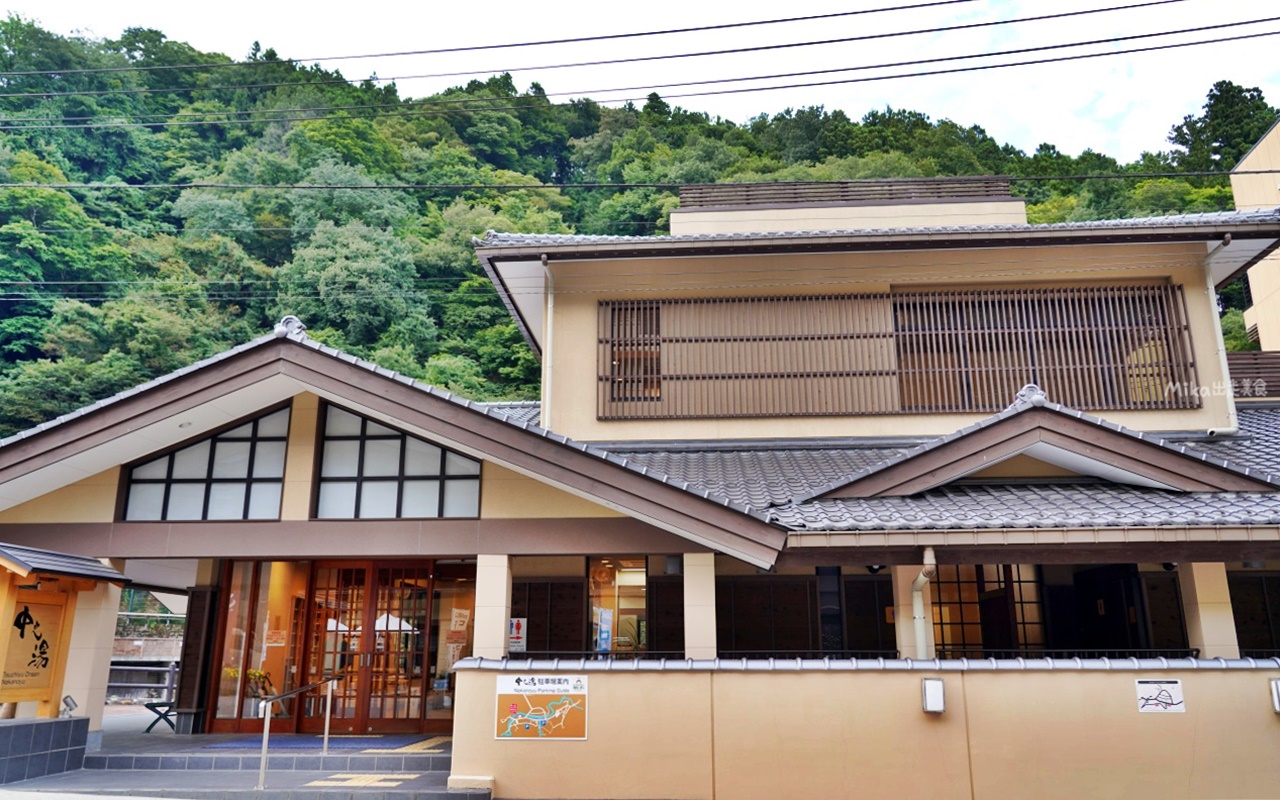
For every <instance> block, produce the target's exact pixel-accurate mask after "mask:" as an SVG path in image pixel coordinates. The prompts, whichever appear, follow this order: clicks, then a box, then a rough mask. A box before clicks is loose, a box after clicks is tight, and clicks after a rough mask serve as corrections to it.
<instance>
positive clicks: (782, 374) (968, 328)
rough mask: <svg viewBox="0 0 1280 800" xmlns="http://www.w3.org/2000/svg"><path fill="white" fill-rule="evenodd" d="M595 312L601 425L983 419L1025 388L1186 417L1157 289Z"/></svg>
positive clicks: (757, 300) (919, 295)
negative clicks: (874, 417)
mask: <svg viewBox="0 0 1280 800" xmlns="http://www.w3.org/2000/svg"><path fill="white" fill-rule="evenodd" d="M599 308H600V314H599V326H600V336H599V338H598V342H599V344H598V347H599V353H598V363H599V364H600V366H601V369H600V372H599V373H598V374H599V380H600V383H601V392H600V393H599V406H598V416H599V417H600V418H601V419H674V418H712V417H715V418H724V417H765V416H784V415H785V416H818V415H853V414H912V413H937V412H995V411H999V410H1000V409H1002V408H1004V407H1005V406H1007V405H1008V404H1009V403H1010V402H1012V400H1013V397H1014V396H1015V395H1016V393H1017V392H1018V390H1019V389H1020V388H1021V387H1022V386H1023V385H1025V384H1028V383H1035V384H1038V385H1039V386H1040V387H1041V388H1043V389H1044V390H1045V392H1046V393H1047V394H1048V396H1049V397H1050V398H1051V399H1052V400H1054V401H1056V402H1060V403H1063V404H1064V405H1067V406H1071V407H1073V408H1079V409H1084V410H1098V409H1107V410H1116V409H1151V408H1156V409H1171V408H1196V407H1198V406H1199V404H1200V396H1199V393H1198V392H1196V391H1191V390H1190V389H1191V388H1192V387H1195V386H1196V385H1197V384H1196V380H1197V378H1196V370H1195V364H1194V362H1193V361H1192V359H1191V355H1190V354H1191V352H1192V348H1191V341H1190V328H1189V325H1188V323H1187V316H1186V307H1185V299H1184V297H1183V293H1182V289H1181V287H1179V286H1172V285H1168V284H1157V285H1110V286H1093V287H1075V288H1020V289H949V290H943V291H932V292H895V293H892V294H867V295H818V296H792V297H748V298H709V299H682V300H639V301H638V300H625V301H602V302H601V303H600V305H599ZM605 387H607V388H605ZM1170 387H1173V388H1172V389H1171V388H1170ZM1178 387H1185V389H1186V390H1178Z"/></svg>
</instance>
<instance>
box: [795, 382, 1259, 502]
mask: <svg viewBox="0 0 1280 800" xmlns="http://www.w3.org/2000/svg"><path fill="white" fill-rule="evenodd" d="M1020 455H1023V456H1029V457H1031V458H1034V459H1037V460H1039V461H1043V462H1045V463H1048V464H1052V465H1054V466H1057V467H1059V468H1061V469H1063V470H1067V471H1069V472H1072V473H1075V474H1078V475H1086V476H1091V477H1097V478H1102V479H1105V480H1109V481H1113V482H1116V483H1122V484H1130V485H1134V486H1143V487H1147V488H1155V489H1168V490H1173V491H1183V492H1210V491H1254V492H1256V491H1274V490H1275V489H1276V488H1277V487H1278V486H1280V479H1278V478H1277V477H1276V476H1273V475H1264V474H1258V473H1256V472H1253V471H1251V470H1248V469H1240V468H1238V467H1236V466H1234V465H1232V464H1230V463H1229V462H1226V461H1221V460H1219V459H1215V458H1213V457H1211V456H1209V455H1207V454H1205V453H1201V452H1199V451H1196V450H1192V449H1191V448H1188V447H1185V446H1183V445H1179V444H1177V443H1171V442H1168V441H1166V440H1164V439H1159V438H1153V437H1151V436H1149V435H1147V434H1144V433H1138V432H1135V431H1131V430H1129V429H1127V428H1123V427H1121V426H1119V425H1116V424H1114V423H1110V422H1106V421H1105V420H1102V419H1099V418H1098V417H1092V416H1089V415H1088V414H1084V413H1081V412H1079V411H1075V410H1073V409H1069V408H1067V407H1065V406H1062V405H1059V404H1057V403H1051V402H1049V401H1048V400H1047V399H1046V398H1045V396H1044V392H1042V391H1041V390H1040V389H1039V388H1037V387H1035V386H1028V387H1026V388H1024V389H1023V390H1022V391H1021V392H1019V393H1018V399H1017V400H1016V401H1015V402H1014V404H1013V405H1011V406H1010V407H1009V408H1008V409H1006V410H1005V411H1002V412H1001V413H999V414H996V415H995V416H992V417H989V418H987V419H985V420H983V421H981V422H978V423H976V424H974V425H971V426H969V427H967V428H964V429H962V430H960V431H957V432H956V433H954V434H951V435H949V436H944V437H942V438H940V439H937V440H935V441H933V442H929V443H928V444H925V445H922V446H920V447H917V448H915V449H914V450H911V451H909V452H907V453H905V454H904V455H902V456H901V457H899V458H896V459H893V460H891V461H887V462H885V463H884V464H880V465H878V466H876V467H873V468H871V469H869V470H866V471H864V472H862V473H859V474H858V475H854V476H851V477H850V478H848V479H845V480H842V481H839V482H837V483H835V484H832V485H831V486H827V487H825V488H823V489H820V490H818V491H816V492H814V493H812V494H810V495H808V496H807V497H804V498H798V499H797V500H798V501H799V502H803V501H804V500H809V499H813V498H856V497H893V496H905V495H912V494H916V493H918V492H924V491H928V490H929V489H933V488H936V487H938V486H943V485H945V484H948V483H952V482H953V481H957V480H960V479H962V478H965V477H967V476H969V475H972V474H974V473H977V472H980V471H982V470H984V469H987V468H989V467H991V466H993V465H995V464H999V463H1001V462H1003V461H1005V460H1008V459H1010V458H1014V457H1016V456H1020Z"/></svg>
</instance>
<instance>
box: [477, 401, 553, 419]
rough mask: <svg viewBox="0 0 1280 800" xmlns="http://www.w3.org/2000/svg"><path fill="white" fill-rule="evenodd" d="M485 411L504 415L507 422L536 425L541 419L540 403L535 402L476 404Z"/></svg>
mask: <svg viewBox="0 0 1280 800" xmlns="http://www.w3.org/2000/svg"><path fill="white" fill-rule="evenodd" d="M476 406H478V407H480V408H483V409H484V410H485V411H489V412H495V413H497V414H505V415H506V417H507V421H508V422H517V423H525V424H528V425H537V424H538V423H539V421H540V420H541V418H542V403H539V402H538V401H537V400H507V401H498V402H493V403H476Z"/></svg>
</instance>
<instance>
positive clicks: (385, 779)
mask: <svg viewBox="0 0 1280 800" xmlns="http://www.w3.org/2000/svg"><path fill="white" fill-rule="evenodd" d="M416 777H418V774H417V773H413V772H396V773H391V774H389V775H384V774H378V775H357V774H352V773H349V772H339V773H337V774H334V775H330V776H329V780H323V781H312V782H311V783H308V784H307V785H308V786H352V787H360V786H385V787H394V786H399V785H400V784H402V783H404V782H405V781H410V780H413V779H414V778H416ZM339 779H341V780H339Z"/></svg>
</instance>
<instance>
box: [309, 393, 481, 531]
mask: <svg viewBox="0 0 1280 800" xmlns="http://www.w3.org/2000/svg"><path fill="white" fill-rule="evenodd" d="M323 430H324V441H323V443H322V452H321V457H320V489H319V492H318V496H317V501H316V517H317V518H319V519H394V518H403V517H477V516H479V515H480V462H479V461H476V460H474V459H471V458H467V457H466V456H463V455H459V454H458V453H454V452H452V451H450V450H446V449H444V448H443V447H439V446H437V445H434V444H431V443H430V442H425V441H423V440H422V439H419V438H417V437H415V436H410V435H408V434H406V433H401V432H400V431H397V430H393V429H391V428H388V427H386V426H385V425H380V424H378V423H376V422H374V421H372V420H369V419H365V418H364V417H361V416H357V415H356V414H352V413H351V412H349V411H344V410H342V409H340V408H336V407H334V406H326V407H325V412H324V426H323Z"/></svg>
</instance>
